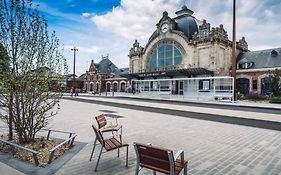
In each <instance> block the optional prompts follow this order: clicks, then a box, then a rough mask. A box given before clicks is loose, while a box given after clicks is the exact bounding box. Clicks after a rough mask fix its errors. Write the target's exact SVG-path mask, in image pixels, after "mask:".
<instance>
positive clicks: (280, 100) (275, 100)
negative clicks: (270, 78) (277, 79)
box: [269, 97, 281, 104]
mask: <svg viewBox="0 0 281 175" xmlns="http://www.w3.org/2000/svg"><path fill="white" fill-rule="evenodd" d="M269 103H279V104H281V97H272V98H270V99H269Z"/></svg>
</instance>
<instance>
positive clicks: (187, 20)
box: [174, 14, 201, 39]
mask: <svg viewBox="0 0 281 175" xmlns="http://www.w3.org/2000/svg"><path fill="white" fill-rule="evenodd" d="M174 20H175V21H176V27H175V30H178V31H181V32H183V33H184V34H185V35H186V37H187V38H188V39H192V35H193V34H194V33H195V32H198V31H199V30H198V29H199V27H198V25H199V24H198V23H201V22H200V21H198V20H197V19H196V18H195V17H193V16H191V15H187V14H184V15H181V16H178V17H176V18H174Z"/></svg>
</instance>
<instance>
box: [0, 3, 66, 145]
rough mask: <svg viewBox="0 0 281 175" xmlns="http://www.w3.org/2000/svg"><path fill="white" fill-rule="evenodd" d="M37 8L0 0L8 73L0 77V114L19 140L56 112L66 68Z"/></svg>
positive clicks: (32, 134) (1, 34)
mask: <svg viewBox="0 0 281 175" xmlns="http://www.w3.org/2000/svg"><path fill="white" fill-rule="evenodd" d="M37 8H38V7H34V6H33V5H32V1H31V0H27V1H25V0H9V1H8V2H7V1H6V0H0V43H1V45H2V46H3V48H4V49H5V52H6V54H7V56H8V62H9V71H8V72H9V75H8V76H7V75H5V76H6V78H3V79H1V80H0V81H1V84H0V85H1V87H0V88H1V91H0V105H1V106H2V107H1V108H2V110H1V111H6V112H1V114H0V117H1V118H3V119H4V121H6V122H7V124H8V126H9V127H10V128H11V127H13V128H14V129H15V131H16V132H17V135H18V137H19V141H20V142H21V143H22V142H29V141H33V140H34V137H35V134H36V133H37V132H38V131H39V130H40V129H42V128H43V127H45V126H46V125H47V123H48V119H49V118H50V117H52V116H53V115H55V114H56V112H57V110H58V108H57V107H58V104H59V99H60V98H61V95H62V91H61V90H62V87H61V81H62V80H64V77H63V75H64V74H65V73H66V70H67V66H66V61H65V59H64V57H63V56H62V55H61V53H60V49H59V41H58V38H57V37H56V35H55V32H53V33H51V34H49V31H48V24H47V21H46V19H44V17H42V16H41V14H40V13H39V11H38V10H37ZM5 76H3V77H5ZM53 91H56V92H53ZM10 134H11V133H10Z"/></svg>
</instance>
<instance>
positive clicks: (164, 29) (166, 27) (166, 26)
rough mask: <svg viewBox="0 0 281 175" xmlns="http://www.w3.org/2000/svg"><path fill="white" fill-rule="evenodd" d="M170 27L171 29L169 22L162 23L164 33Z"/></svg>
mask: <svg viewBox="0 0 281 175" xmlns="http://www.w3.org/2000/svg"><path fill="white" fill-rule="evenodd" d="M168 29H169V25H168V24H167V23H164V24H162V26H161V31H162V32H163V33H165V32H167V31H168Z"/></svg>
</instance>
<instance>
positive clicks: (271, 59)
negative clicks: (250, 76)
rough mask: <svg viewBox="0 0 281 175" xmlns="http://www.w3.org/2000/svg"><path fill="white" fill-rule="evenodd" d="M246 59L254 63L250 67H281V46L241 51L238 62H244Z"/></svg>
mask: <svg viewBox="0 0 281 175" xmlns="http://www.w3.org/2000/svg"><path fill="white" fill-rule="evenodd" d="M245 60H247V61H248V62H253V63H254V64H253V66H252V67H251V68H249V69H260V68H274V67H281V48H275V49H267V50H259V51H250V52H243V53H240V54H239V55H238V57H237V63H238V64H239V63H243V62H244V61H245Z"/></svg>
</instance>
